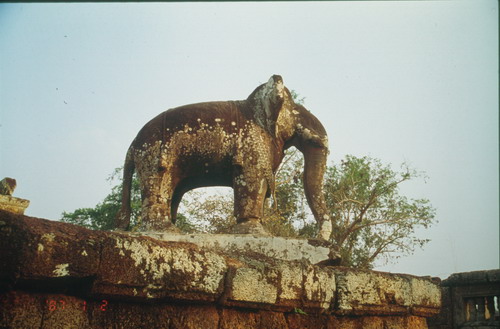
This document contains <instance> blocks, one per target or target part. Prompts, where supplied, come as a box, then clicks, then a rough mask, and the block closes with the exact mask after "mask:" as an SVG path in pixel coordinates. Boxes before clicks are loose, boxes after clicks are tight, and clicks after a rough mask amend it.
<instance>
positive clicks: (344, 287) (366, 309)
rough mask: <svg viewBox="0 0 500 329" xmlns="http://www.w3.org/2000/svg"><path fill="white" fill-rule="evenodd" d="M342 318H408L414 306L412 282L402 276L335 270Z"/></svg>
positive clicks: (339, 309)
mask: <svg viewBox="0 0 500 329" xmlns="http://www.w3.org/2000/svg"><path fill="white" fill-rule="evenodd" d="M335 274H336V279H337V293H338V295H337V304H338V309H337V311H338V312H340V313H341V314H386V315H390V314H405V313H407V312H408V308H409V307H410V306H411V305H412V295H411V294H412V291H411V286H410V282H409V281H408V280H407V279H406V278H405V277H402V276H400V275H393V274H388V273H383V272H375V271H361V270H353V269H347V268H338V269H336V270H335Z"/></svg>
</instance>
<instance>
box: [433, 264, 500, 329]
mask: <svg viewBox="0 0 500 329" xmlns="http://www.w3.org/2000/svg"><path fill="white" fill-rule="evenodd" d="M441 294H442V309H441V313H439V315H437V316H435V317H432V318H431V319H429V321H428V322H429V328H433V329H452V328H463V329H492V328H500V314H499V302H500V299H499V298H500V270H489V271H474V272H465V273H454V274H452V275H451V276H450V277H449V278H448V279H446V280H443V281H442V282H441Z"/></svg>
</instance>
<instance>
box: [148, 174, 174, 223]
mask: <svg viewBox="0 0 500 329" xmlns="http://www.w3.org/2000/svg"><path fill="white" fill-rule="evenodd" d="M147 181H148V184H146V186H145V187H144V189H143V194H142V198H143V200H142V210H141V221H142V223H141V231H157V232H158V231H165V232H179V230H178V229H177V227H175V225H174V224H173V223H172V221H171V211H170V209H171V202H172V191H173V187H172V184H171V183H170V182H169V181H168V180H167V177H165V175H164V174H161V173H159V174H158V175H157V176H155V177H149V178H148V180H147Z"/></svg>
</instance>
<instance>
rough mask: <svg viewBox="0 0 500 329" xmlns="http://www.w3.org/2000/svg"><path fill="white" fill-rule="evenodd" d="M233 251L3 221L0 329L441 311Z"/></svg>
mask: <svg viewBox="0 0 500 329" xmlns="http://www.w3.org/2000/svg"><path fill="white" fill-rule="evenodd" d="M163 238H165V237H163ZM213 238H214V239H215V240H217V237H213ZM219 238H220V237H219ZM246 238H247V239H248V237H246ZM220 239H221V240H223V239H222V238H220ZM242 239H244V237H242ZM252 239H253V240H255V241H257V243H258V244H259V245H260V246H263V245H265V244H266V243H267V244H269V245H270V246H272V248H274V249H273V250H282V251H283V248H281V247H279V246H276V244H277V243H284V242H279V241H280V240H279V239H273V238H260V237H253V238H252ZM252 239H248V241H250V240H252ZM262 239H264V240H265V239H270V240H269V241H268V242H265V241H264V242H263V240H262ZM177 240H179V239H177ZM180 240H182V239H180ZM184 240H186V239H184ZM226 240H227V239H226ZM305 241H307V240H305ZM249 243H250V242H249ZM287 243H289V247H287V248H289V249H291V248H293V247H292V246H293V245H295V244H296V242H293V243H292V242H290V241H289V242H287ZM300 243H302V247H298V248H299V249H311V248H312V249H311V250H313V249H314V250H315V252H316V251H318V252H320V253H321V252H326V251H324V250H323V251H322V250H320V249H321V246H317V245H316V244H315V242H313V241H309V242H304V241H302V242H300ZM300 243H299V245H301V244H300ZM304 243H306V244H309V245H310V247H311V248H309V247H308V248H306V246H305V245H304ZM211 244H212V245H217V243H211ZM315 248H316V249H315ZM230 249H231V248H228V247H227V246H225V247H222V248H221V247H220V246H219V248H215V247H214V248H211V247H206V246H205V245H204V247H200V246H199V245H197V244H196V243H194V242H186V241H164V240H161V239H159V238H157V237H156V238H155V237H150V236H134V235H131V234H124V233H117V232H101V231H91V230H87V229H85V228H82V227H78V226H75V225H71V224H66V223H60V222H54V221H49V220H44V219H39V218H32V217H27V216H23V215H20V214H12V213H8V212H4V211H0V269H1V272H0V328H266V329H267V328H368V329H370V328H416V329H419V328H427V324H426V318H427V317H430V316H432V315H435V314H437V313H438V312H439V308H440V303H441V294H440V289H439V287H438V286H437V285H436V284H434V283H433V282H431V281H430V280H428V279H426V278H420V277H415V276H411V275H404V274H390V273H383V272H375V271H361V270H354V269H350V268H343V267H338V266H330V265H328V264H329V262H325V261H319V262H317V263H316V261H315V263H312V262H311V261H310V260H309V259H308V258H307V257H306V256H304V257H302V258H301V257H296V256H293V257H291V258H287V257H281V256H279V255H277V256H276V255H274V256H273V257H268V256H267V257H266V255H265V253H262V252H261V253H259V252H256V250H257V248H255V247H253V245H252V244H248V245H247V250H246V252H245V251H244V250H245V248H240V249H238V248H236V249H231V250H230ZM224 250H227V252H224ZM235 250H236V251H235ZM242 250H243V251H242ZM284 254H293V255H296V250H289V253H288V252H286V249H285V252H284ZM326 254H328V252H326V253H325V255H326ZM318 257H320V256H318ZM327 257H330V258H331V254H330V255H329V256H327ZM320 258H321V257H320ZM317 260H318V259H317ZM330 264H331V262H330Z"/></svg>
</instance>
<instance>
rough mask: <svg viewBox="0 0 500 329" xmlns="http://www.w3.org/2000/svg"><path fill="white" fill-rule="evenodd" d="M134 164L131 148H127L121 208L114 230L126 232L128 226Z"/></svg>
mask: <svg viewBox="0 0 500 329" xmlns="http://www.w3.org/2000/svg"><path fill="white" fill-rule="evenodd" d="M134 170H135V163H134V157H133V150H132V147H131V148H129V150H128V152H127V156H126V158H125V164H124V166H123V186H122V206H121V209H120V211H118V214H117V215H116V218H115V228H117V229H119V230H127V229H128V228H129V226H130V215H131V194H132V177H133V175H134Z"/></svg>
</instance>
